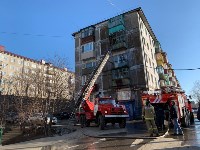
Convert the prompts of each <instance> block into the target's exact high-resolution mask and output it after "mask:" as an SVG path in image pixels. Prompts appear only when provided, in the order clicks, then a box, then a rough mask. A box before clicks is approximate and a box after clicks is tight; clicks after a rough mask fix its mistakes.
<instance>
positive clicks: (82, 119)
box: [80, 115, 85, 128]
mask: <svg viewBox="0 0 200 150" xmlns="http://www.w3.org/2000/svg"><path fill="white" fill-rule="evenodd" d="M80 124H81V128H83V127H85V116H84V115H81V116H80Z"/></svg>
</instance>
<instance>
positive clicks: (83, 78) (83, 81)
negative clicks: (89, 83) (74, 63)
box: [82, 76, 87, 85]
mask: <svg viewBox="0 0 200 150" xmlns="http://www.w3.org/2000/svg"><path fill="white" fill-rule="evenodd" d="M86 79H87V77H86V76H82V85H84V84H85V82H86Z"/></svg>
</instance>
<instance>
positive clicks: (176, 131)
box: [170, 101, 183, 135]
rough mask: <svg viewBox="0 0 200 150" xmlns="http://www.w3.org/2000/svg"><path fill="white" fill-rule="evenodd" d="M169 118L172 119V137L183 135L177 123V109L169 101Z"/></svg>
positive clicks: (172, 102)
mask: <svg viewBox="0 0 200 150" xmlns="http://www.w3.org/2000/svg"><path fill="white" fill-rule="evenodd" d="M170 118H171V119H172V122H173V125H174V134H173V135H183V130H182V129H181V127H180V124H179V123H178V108H177V107H176V105H175V102H174V101H171V107H170Z"/></svg>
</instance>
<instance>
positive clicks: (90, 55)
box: [81, 51, 96, 60]
mask: <svg viewBox="0 0 200 150" xmlns="http://www.w3.org/2000/svg"><path fill="white" fill-rule="evenodd" d="M95 57H96V51H89V52H84V53H82V54H81V60H85V59H89V58H95Z"/></svg>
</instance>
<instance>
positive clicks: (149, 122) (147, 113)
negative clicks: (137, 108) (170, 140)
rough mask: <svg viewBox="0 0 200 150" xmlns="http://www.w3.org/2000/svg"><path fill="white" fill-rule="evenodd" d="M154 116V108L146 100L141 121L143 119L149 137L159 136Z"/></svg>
mask: <svg viewBox="0 0 200 150" xmlns="http://www.w3.org/2000/svg"><path fill="white" fill-rule="evenodd" d="M154 116H155V111H154V107H153V106H152V105H151V104H150V101H149V99H147V101H146V105H145V106H144V108H143V119H145V122H146V126H147V129H148V131H149V133H150V136H151V137H152V136H153V133H154V134H156V136H159V134H158V129H157V127H156V124H155V120H154Z"/></svg>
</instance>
